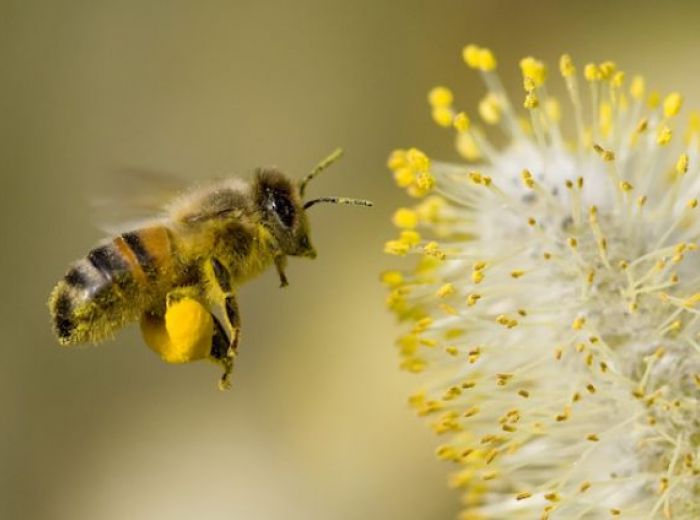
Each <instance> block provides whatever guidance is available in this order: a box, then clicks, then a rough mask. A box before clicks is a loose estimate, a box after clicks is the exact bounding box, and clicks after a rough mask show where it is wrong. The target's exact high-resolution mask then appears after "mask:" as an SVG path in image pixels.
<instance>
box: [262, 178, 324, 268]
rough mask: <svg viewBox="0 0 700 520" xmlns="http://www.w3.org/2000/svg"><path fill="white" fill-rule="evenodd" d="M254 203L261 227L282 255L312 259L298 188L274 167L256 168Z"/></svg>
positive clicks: (307, 224) (312, 248)
mask: <svg viewBox="0 0 700 520" xmlns="http://www.w3.org/2000/svg"><path fill="white" fill-rule="evenodd" d="M254 185H255V199H256V206H257V207H258V209H259V210H260V212H261V213H262V220H263V224H264V225H265V227H266V228H267V229H268V230H269V231H270V232H271V233H272V235H273V236H274V237H275V239H276V240H277V243H278V244H279V246H280V248H281V249H282V251H283V252H284V254H286V255H290V256H304V257H307V258H315V257H316V250H315V249H314V247H313V245H311V239H310V238H309V221H308V219H307V218H306V212H305V211H304V205H303V202H302V200H301V195H300V193H299V189H298V187H297V186H296V185H295V183H294V182H292V181H291V180H290V179H289V178H288V177H287V176H285V175H284V174H283V173H281V172H280V171H278V170H275V169H262V170H258V171H257V174H256V178H255V184H254Z"/></svg>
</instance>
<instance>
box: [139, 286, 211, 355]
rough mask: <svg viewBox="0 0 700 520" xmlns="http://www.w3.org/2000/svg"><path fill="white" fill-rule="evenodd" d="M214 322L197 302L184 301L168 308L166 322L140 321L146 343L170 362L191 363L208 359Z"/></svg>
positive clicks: (145, 316) (159, 320)
mask: <svg viewBox="0 0 700 520" xmlns="http://www.w3.org/2000/svg"><path fill="white" fill-rule="evenodd" d="M213 333H214V320H213V319H212V317H211V314H210V313H209V311H207V309H206V308H205V307H204V306H203V305H202V304H201V303H199V302H198V301H197V300H194V299H191V298H183V299H181V300H178V301H176V302H173V303H171V304H169V305H168V309H167V311H166V312H165V319H161V318H159V317H154V316H147V315H144V317H143V318H142V319H141V334H142V335H143V339H144V340H145V341H146V344H147V345H148V346H149V347H150V348H151V349H152V350H153V351H154V352H156V353H157V354H158V355H159V356H160V357H161V358H162V359H163V361H166V362H168V363H188V362H190V361H195V360H198V359H204V358H206V357H208V355H209V352H210V351H211V340H212V336H213Z"/></svg>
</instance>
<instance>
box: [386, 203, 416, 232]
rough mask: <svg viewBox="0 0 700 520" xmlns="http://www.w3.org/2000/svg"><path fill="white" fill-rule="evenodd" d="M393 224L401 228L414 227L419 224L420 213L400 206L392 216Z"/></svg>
mask: <svg viewBox="0 0 700 520" xmlns="http://www.w3.org/2000/svg"><path fill="white" fill-rule="evenodd" d="M391 221H392V222H393V224H394V225H395V226H396V227H398V228H401V229H414V228H415V227H416V226H417V225H418V214H417V213H416V212H415V211H414V210H412V209H408V208H399V209H397V210H396V212H394V215H393V217H392V218H391Z"/></svg>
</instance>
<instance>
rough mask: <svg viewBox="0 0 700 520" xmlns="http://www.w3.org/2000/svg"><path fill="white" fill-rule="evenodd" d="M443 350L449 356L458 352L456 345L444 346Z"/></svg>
mask: <svg viewBox="0 0 700 520" xmlns="http://www.w3.org/2000/svg"><path fill="white" fill-rule="evenodd" d="M445 352H447V353H448V354H449V355H450V356H457V355H458V354H459V349H458V348H457V347H445Z"/></svg>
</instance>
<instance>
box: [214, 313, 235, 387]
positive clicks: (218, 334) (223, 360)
mask: <svg viewBox="0 0 700 520" xmlns="http://www.w3.org/2000/svg"><path fill="white" fill-rule="evenodd" d="M212 318H213V319H214V335H213V336H212V338H211V352H210V354H209V355H210V356H211V358H212V359H214V360H215V361H216V362H217V363H220V364H221V365H222V366H223V367H224V373H223V375H222V376H221V379H220V380H219V389H221V390H227V389H228V388H230V387H231V382H230V377H231V372H233V358H234V355H231V354H230V352H229V347H230V341H229V337H228V335H227V334H226V331H225V330H224V327H223V326H222V325H221V322H220V321H219V320H218V319H217V318H216V317H215V316H214V315H212Z"/></svg>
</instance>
